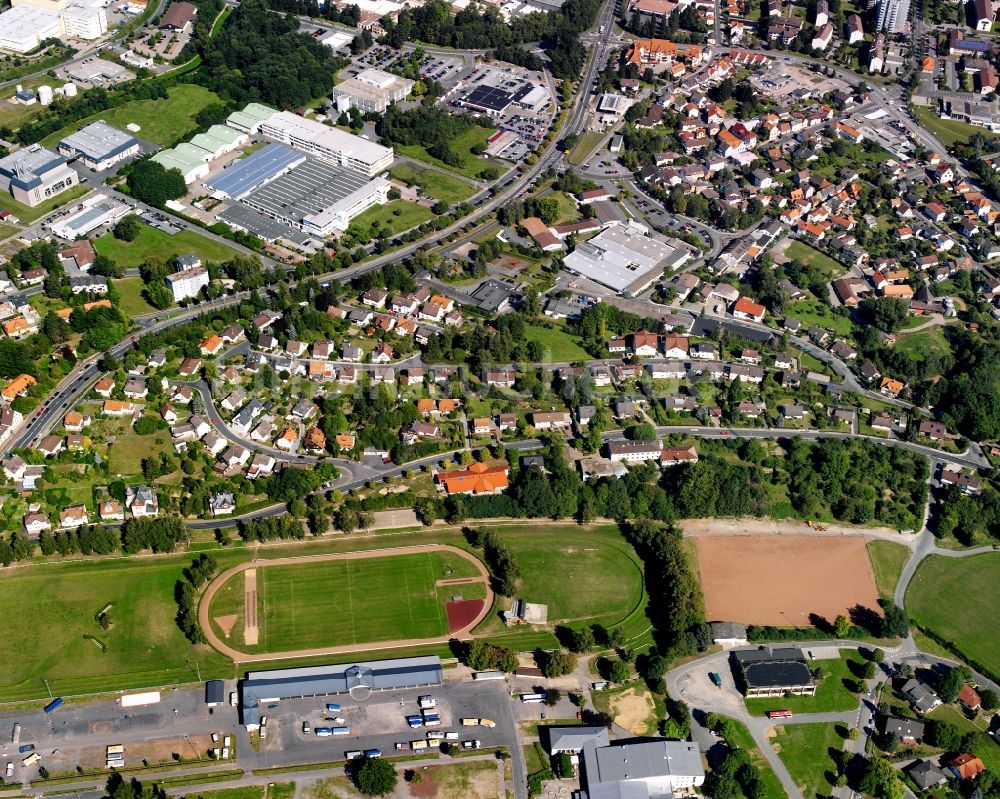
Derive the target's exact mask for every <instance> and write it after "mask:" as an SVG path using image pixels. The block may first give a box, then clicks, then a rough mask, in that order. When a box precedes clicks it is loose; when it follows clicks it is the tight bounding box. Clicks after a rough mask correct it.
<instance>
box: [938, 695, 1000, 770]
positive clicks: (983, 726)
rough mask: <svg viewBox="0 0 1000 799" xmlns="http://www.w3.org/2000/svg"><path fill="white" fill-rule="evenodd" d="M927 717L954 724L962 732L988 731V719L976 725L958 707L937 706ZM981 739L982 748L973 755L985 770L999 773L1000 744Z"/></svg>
mask: <svg viewBox="0 0 1000 799" xmlns="http://www.w3.org/2000/svg"><path fill="white" fill-rule="evenodd" d="M927 717H928V718H931V719H934V720H935V721H946V722H948V723H949V724H954V725H955V726H956V727H958V728H959V729H960V730H962V731H963V732H986V731H987V730H988V729H989V719H987V720H986V721H985V722H984V721H982V720H980V721H978V723H977V722H976V721H972V720H971V719H969V718H968V717H967V716H966V715H965V713H964V712H963V711H962V709H961V707H959V706H958V705H939V706H938V707H936V708H934V710H932V711H931V712H930V713H928V714H927ZM983 738H984V739H985V740H984V741H983V744H982V746H980V747H978V748H977V749H976V751H975V754H977V755H979V757H981V758H982V759H983V763H984V764H985V765H986V768H988V769H989V770H990V771H991V772H993V773H994V774H997V773H1000V744H997V742H996V739H994V738H987V737H986V736H983Z"/></svg>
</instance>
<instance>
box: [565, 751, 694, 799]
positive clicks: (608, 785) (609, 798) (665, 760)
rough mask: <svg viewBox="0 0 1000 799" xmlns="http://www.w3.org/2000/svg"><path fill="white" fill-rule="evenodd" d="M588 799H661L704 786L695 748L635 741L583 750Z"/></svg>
mask: <svg viewBox="0 0 1000 799" xmlns="http://www.w3.org/2000/svg"><path fill="white" fill-rule="evenodd" d="M583 772H584V778H585V780H586V785H587V796H588V797H589V799H661V797H666V796H672V795H673V794H674V793H675V792H678V791H682V790H684V789H691V788H696V787H698V786H700V785H704V783H705V767H704V765H703V764H702V760H701V752H700V751H699V749H698V745H697V744H694V743H691V742H690V741H665V740H662V739H636V740H633V741H623V742H615V743H613V744H610V745H608V746H598V745H596V744H594V743H588V744H586V745H585V746H584V748H583Z"/></svg>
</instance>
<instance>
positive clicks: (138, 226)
mask: <svg viewBox="0 0 1000 799" xmlns="http://www.w3.org/2000/svg"><path fill="white" fill-rule="evenodd" d="M141 231H142V221H141V220H140V219H139V217H137V216H136V215H135V214H126V215H125V216H123V217H122V218H121V220H120V221H119V222H118V224H117V225H115V226H114V228H113V229H112V231H111V233H112V235H113V236H114V237H115V238H116V239H120V240H121V241H135V239H136V237H137V236H138V235H139V233H140V232H141Z"/></svg>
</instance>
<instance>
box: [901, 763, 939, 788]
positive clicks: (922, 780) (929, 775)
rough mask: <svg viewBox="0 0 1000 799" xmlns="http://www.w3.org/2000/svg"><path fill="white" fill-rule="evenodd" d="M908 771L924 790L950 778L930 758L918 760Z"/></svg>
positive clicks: (911, 777)
mask: <svg viewBox="0 0 1000 799" xmlns="http://www.w3.org/2000/svg"><path fill="white" fill-rule="evenodd" d="M906 773H907V774H909V775H910V779H911V780H913V781H914V782H915V783H916V784H917V787H918V788H920V789H922V790H926V789H928V788H933V787H934V786H935V785H940V784H941V783H942V782H944V781H945V780H947V779H948V777H947V776H946V775H945V773H944V772H943V771H941V769H939V768H938V767H937V766H935V765H934V763H932V762H931V761H930V760H920V761H917V762H916V763H914V764H912V765H911V766H910V767H909V768H908V769H907V770H906Z"/></svg>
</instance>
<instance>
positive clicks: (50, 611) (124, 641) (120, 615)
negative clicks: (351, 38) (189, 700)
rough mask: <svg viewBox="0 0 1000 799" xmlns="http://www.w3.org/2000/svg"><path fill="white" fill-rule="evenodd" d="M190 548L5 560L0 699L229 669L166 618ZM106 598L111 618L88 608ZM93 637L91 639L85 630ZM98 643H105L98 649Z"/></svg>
mask: <svg viewBox="0 0 1000 799" xmlns="http://www.w3.org/2000/svg"><path fill="white" fill-rule="evenodd" d="M190 562H191V557H190V555H183V556H177V557H164V556H159V557H156V558H144V559H137V560H120V559H110V560H95V561H90V560H87V561H81V562H77V563H48V564H46V565H44V566H31V567H27V568H20V569H8V570H7V571H6V572H5V573H4V579H3V580H2V581H0V605H2V606H3V608H4V612H5V613H6V614H7V617H8V619H10V620H11V621H10V623H8V624H7V625H5V627H4V634H3V636H0V663H3V664H4V665H3V668H2V669H0V701H11V700H17V699H33V698H39V697H44V696H46V687H45V684H44V682H43V679H47V680H48V683H49V688H50V689H51V691H52V693H53V694H55V695H58V694H63V693H65V694H74V693H90V692H97V691H110V690H121V689H125V688H139V687H145V686H160V685H169V684H171V683H177V682H193V681H195V680H196V679H197V671H196V668H195V666H196V664H197V665H198V666H200V669H201V676H202V678H208V677H218V676H230V677H231V676H233V675H232V667H231V666H228V665H227V663H226V660H225V659H224V658H222V657H221V656H219V655H217V654H216V653H214V652H213V651H212V650H211V649H210V648H208V647H205V646H200V647H193V646H191V645H190V644H189V643H188V642H187V641H186V640H185V639H184V636H183V635H182V634H181V632H180V630H179V629H178V628H177V625H176V623H175V622H174V615H175V614H176V612H177V606H176V604H175V603H174V600H173V592H174V583H176V582H177V581H178V580H179V579H181V575H182V569H183V568H184V567H185V566H187V565H188V564H190ZM109 603H110V604H111V605H112V607H111V610H110V611H109V613H108V615H109V617H110V618H111V622H112V626H111V628H110V629H109V630H103V629H101V626H100V624H98V623H97V621H95V618H94V617H95V616H96V615H97V613H98V612H100V611H101V609H102V608H104V606H105V605H107V604H109ZM88 635H89V636H93V637H94V638H95V639H97V642H95V641H92V640H90V639H88V638H85V637H84V636H88ZM101 645H103V646H104V651H102V649H101Z"/></svg>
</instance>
